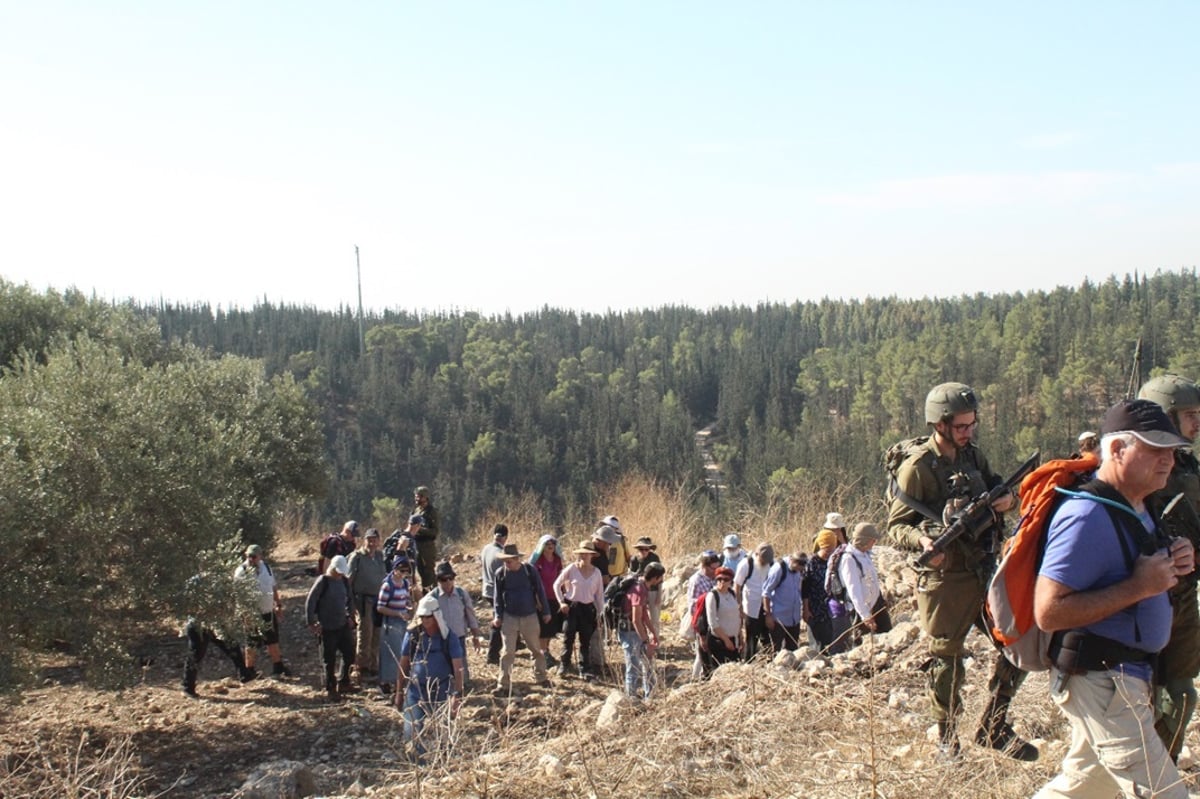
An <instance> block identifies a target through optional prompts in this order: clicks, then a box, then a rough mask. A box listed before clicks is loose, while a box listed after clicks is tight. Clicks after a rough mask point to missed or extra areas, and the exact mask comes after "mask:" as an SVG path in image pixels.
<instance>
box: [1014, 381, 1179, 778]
mask: <svg viewBox="0 0 1200 799" xmlns="http://www.w3.org/2000/svg"><path fill="white" fill-rule="evenodd" d="M1101 431H1102V432H1101V441H1100V457H1101V462H1100V468H1099V470H1098V471H1097V472H1096V479H1095V480H1094V481H1092V482H1091V483H1088V484H1087V485H1085V486H1084V490H1083V491H1081V492H1078V493H1074V492H1072V493H1069V494H1068V498H1067V499H1066V500H1065V501H1064V502H1063V504H1062V505H1061V507H1059V509H1058V510H1057V511H1056V512H1055V514H1054V517H1053V519H1052V520H1051V522H1050V526H1049V529H1048V531H1047V534H1046V551H1045V555H1044V558H1043V560H1042V566H1041V568H1040V570H1039V571H1038V579H1037V585H1036V587H1035V589H1034V618H1035V620H1036V621H1037V624H1038V626H1039V627H1040V628H1041V629H1043V630H1045V631H1047V632H1051V633H1054V636H1053V639H1052V644H1051V647H1050V655H1051V657H1052V658H1053V660H1054V667H1053V668H1052V669H1051V684H1052V686H1053V688H1052V697H1053V699H1054V701H1055V703H1056V704H1057V705H1058V706H1059V708H1060V709H1061V710H1062V712H1063V714H1064V715H1065V716H1066V717H1067V719H1068V720H1069V721H1070V723H1071V748H1070V750H1069V751H1068V752H1067V756H1066V758H1064V760H1063V764H1062V771H1061V772H1060V773H1059V774H1058V775H1057V776H1056V777H1055V778H1054V779H1052V780H1051V781H1050V782H1049V783H1047V784H1046V785H1045V786H1043V787H1042V789H1041V790H1040V791H1039V792H1038V793H1037V794H1036V797H1037V799H1050V798H1051V797H1083V796H1088V797H1090V796H1099V795H1113V794H1116V793H1121V794H1122V795H1125V796H1151V795H1153V796H1156V797H1179V799H1183V798H1184V797H1186V796H1187V795H1188V791H1187V787H1186V786H1185V785H1184V784H1183V782H1182V781H1181V779H1180V777H1179V772H1178V771H1177V770H1176V768H1175V764H1174V763H1173V762H1172V761H1171V758H1170V756H1169V755H1168V753H1167V750H1166V748H1165V747H1164V746H1163V743H1162V741H1161V740H1160V739H1159V737H1158V735H1157V734H1155V731H1154V713H1153V710H1152V705H1151V701H1150V700H1151V693H1150V686H1151V677H1152V662H1153V660H1154V658H1155V655H1156V654H1157V653H1158V651H1159V650H1161V649H1162V648H1163V646H1165V645H1166V643H1167V639H1168V637H1169V636H1170V631H1171V605H1170V600H1169V599H1168V597H1167V593H1166V592H1167V591H1168V590H1169V589H1170V588H1171V587H1172V586H1174V585H1175V584H1176V583H1177V582H1178V581H1179V578H1180V577H1183V576H1185V575H1187V574H1190V573H1191V572H1192V570H1193V568H1194V566H1195V553H1194V550H1193V548H1192V544H1191V543H1190V542H1189V541H1187V540H1186V539H1182V538H1176V539H1171V540H1168V539H1166V538H1165V537H1163V536H1161V535H1159V534H1158V531H1157V529H1156V525H1155V520H1154V518H1153V517H1152V515H1151V514H1150V512H1149V511H1148V510H1147V508H1146V504H1145V499H1146V497H1147V496H1149V495H1150V494H1151V493H1153V492H1154V491H1157V490H1159V489H1161V488H1162V487H1163V486H1164V485H1166V481H1167V478H1168V477H1169V476H1170V474H1171V469H1172V468H1173V466H1174V463H1175V459H1174V451H1175V448H1177V447H1186V446H1190V444H1191V442H1189V441H1187V440H1186V439H1184V438H1182V437H1181V436H1180V435H1179V434H1178V432H1177V431H1176V429H1175V426H1174V425H1173V424H1172V423H1171V420H1170V419H1169V418H1168V417H1167V415H1166V413H1164V412H1163V410H1162V408H1161V407H1159V406H1158V405H1157V404H1156V403H1153V402H1150V401H1148V400H1132V401H1130V400H1122V401H1121V402H1119V403H1117V404H1116V405H1114V406H1113V407H1112V408H1110V409H1109V411H1108V413H1107V414H1105V417H1104V424H1103V426H1102V428H1101Z"/></svg>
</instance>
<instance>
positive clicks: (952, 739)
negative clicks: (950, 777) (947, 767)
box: [937, 721, 962, 764]
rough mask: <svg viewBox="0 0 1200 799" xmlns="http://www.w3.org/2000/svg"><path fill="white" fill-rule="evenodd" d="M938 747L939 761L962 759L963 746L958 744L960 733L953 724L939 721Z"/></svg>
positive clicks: (956, 761) (957, 760)
mask: <svg viewBox="0 0 1200 799" xmlns="http://www.w3.org/2000/svg"><path fill="white" fill-rule="evenodd" d="M937 748H938V753H937V761H938V762H939V763H946V764H950V763H958V762H959V761H961V760H962V747H961V746H959V745H958V734H957V733H956V732H955V731H954V725H953V724H951V723H949V722H946V721H939V722H938V744H937Z"/></svg>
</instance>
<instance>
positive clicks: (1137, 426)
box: [1100, 399, 1192, 447]
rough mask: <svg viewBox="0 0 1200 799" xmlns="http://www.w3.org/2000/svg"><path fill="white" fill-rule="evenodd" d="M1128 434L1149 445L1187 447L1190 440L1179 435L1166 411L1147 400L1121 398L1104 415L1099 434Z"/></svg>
mask: <svg viewBox="0 0 1200 799" xmlns="http://www.w3.org/2000/svg"><path fill="white" fill-rule="evenodd" d="M1113 433H1130V434H1132V435H1133V436H1134V437H1136V438H1137V439H1138V440H1140V441H1141V442H1142V443H1144V444H1149V445H1150V446H1152V447H1190V446H1191V445H1192V442H1190V441H1188V440H1187V439H1186V438H1184V437H1183V436H1181V435H1179V431H1178V430H1176V429H1175V425H1174V424H1172V422H1171V418H1170V417H1169V416H1167V412H1166V411H1164V410H1163V409H1162V406H1161V405H1159V404H1158V403H1157V402H1152V401H1150V400H1144V399H1136V400H1121V401H1120V402H1118V403H1117V404H1116V405H1114V406H1112V407H1111V408H1109V409H1108V412H1107V413H1105V414H1104V423H1103V424H1102V425H1101V426H1100V434H1101V435H1105V436H1107V435H1112V434H1113Z"/></svg>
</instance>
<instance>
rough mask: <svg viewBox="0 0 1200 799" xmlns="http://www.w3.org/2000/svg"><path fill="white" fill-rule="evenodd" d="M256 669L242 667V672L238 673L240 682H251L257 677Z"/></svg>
mask: <svg viewBox="0 0 1200 799" xmlns="http://www.w3.org/2000/svg"><path fill="white" fill-rule="evenodd" d="M259 676H260V675H259V673H258V669H242V673H241V674H239V675H238V680H239V681H240V682H251V681H252V680H257V679H258V678H259Z"/></svg>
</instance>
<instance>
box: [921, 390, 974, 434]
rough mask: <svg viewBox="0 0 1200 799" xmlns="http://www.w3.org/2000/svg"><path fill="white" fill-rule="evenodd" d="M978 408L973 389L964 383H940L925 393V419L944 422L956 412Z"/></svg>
mask: <svg viewBox="0 0 1200 799" xmlns="http://www.w3.org/2000/svg"><path fill="white" fill-rule="evenodd" d="M977 410H979V400H978V399H977V398H976V397H975V390H974V389H973V388H971V387H970V386H968V385H967V384H966V383H942V384H941V385H937V386H934V387H933V388H932V389H931V390H930V391H929V393H928V394H927V395H925V421H926V422H928V423H929V424H937V423H938V422H944V421H946V420H947V419H950V418H951V417H953V416H955V415H956V414H960V413H966V412H968V411H977Z"/></svg>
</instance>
